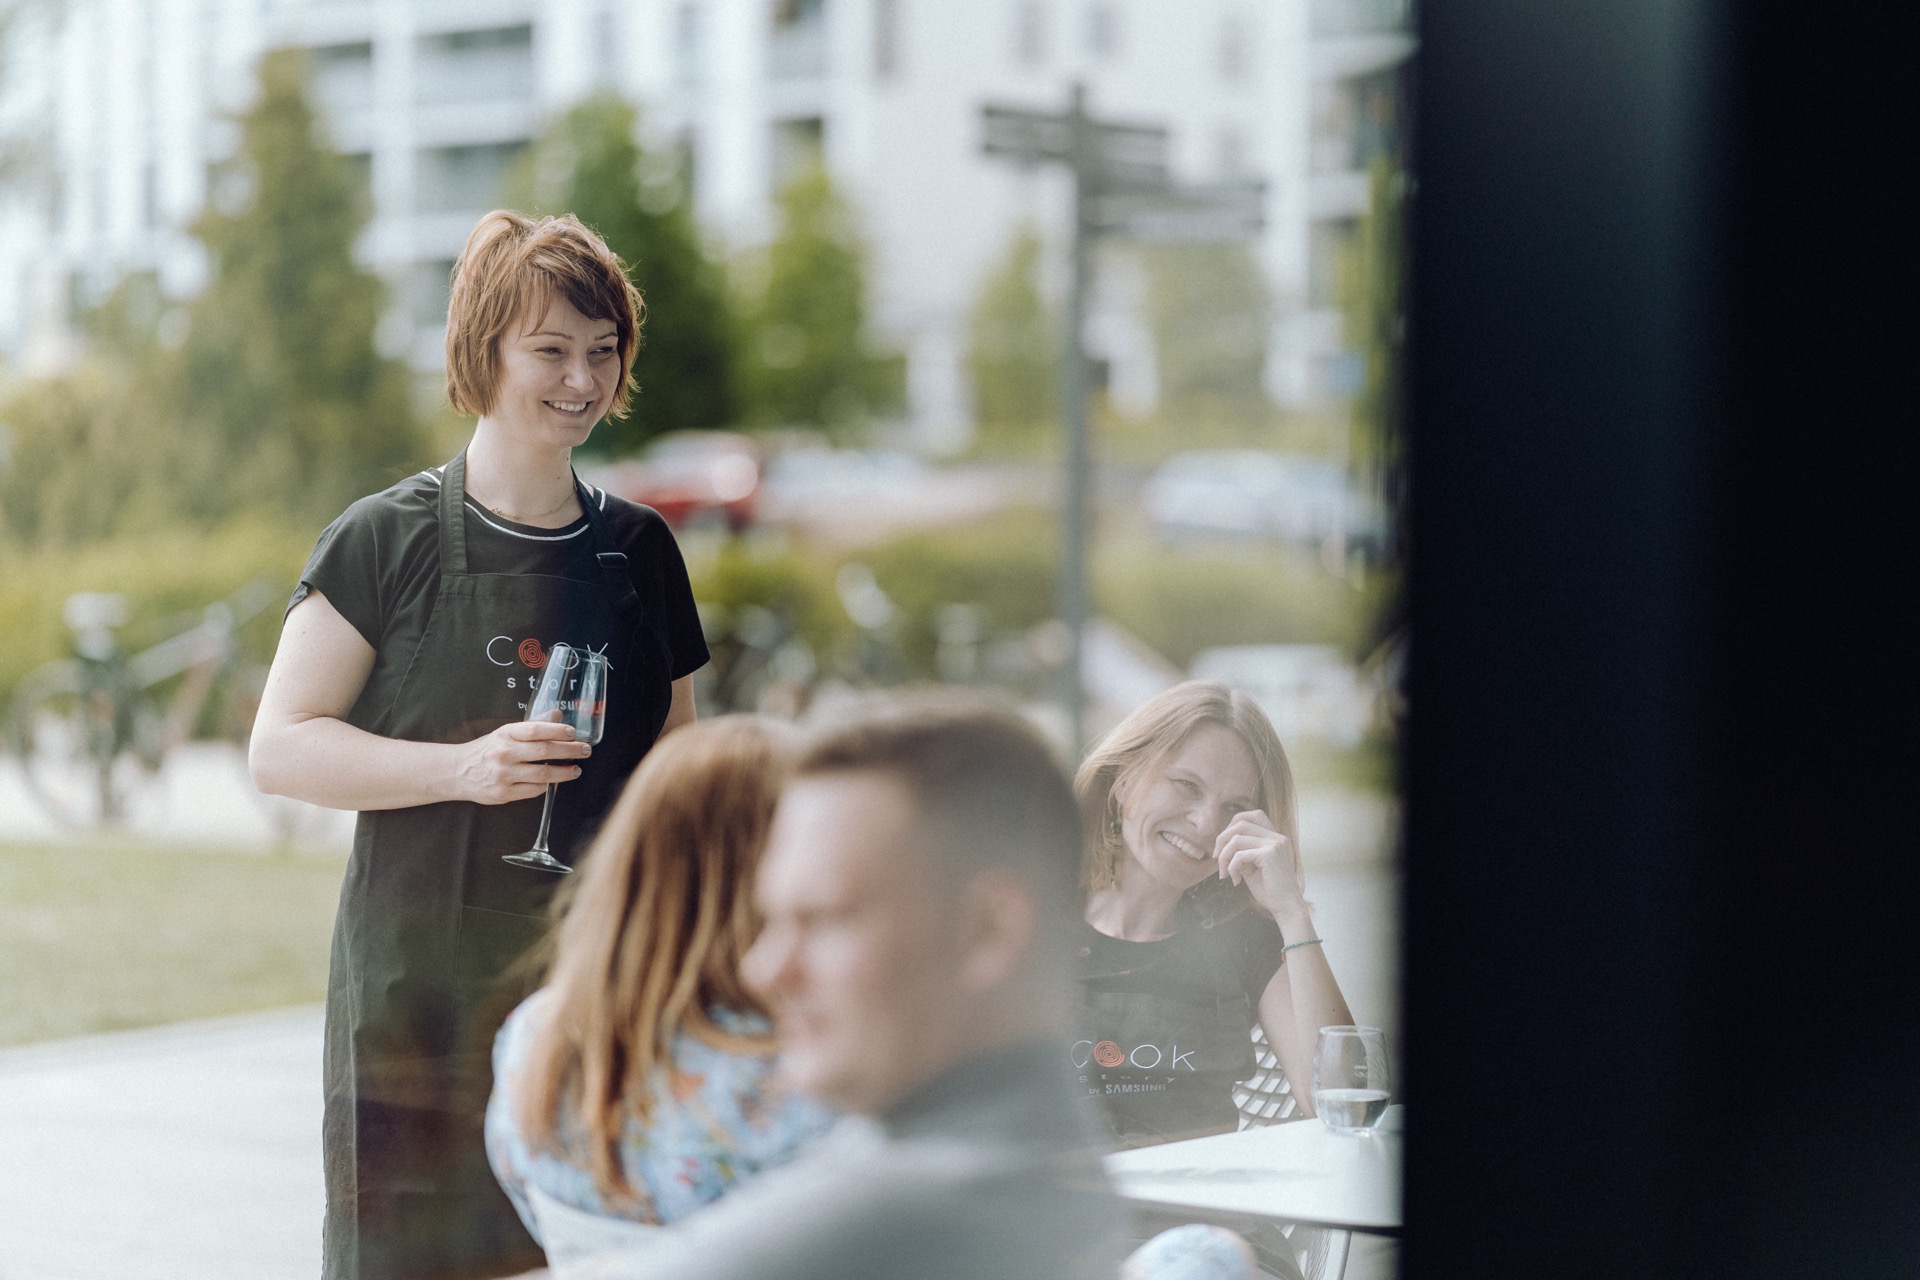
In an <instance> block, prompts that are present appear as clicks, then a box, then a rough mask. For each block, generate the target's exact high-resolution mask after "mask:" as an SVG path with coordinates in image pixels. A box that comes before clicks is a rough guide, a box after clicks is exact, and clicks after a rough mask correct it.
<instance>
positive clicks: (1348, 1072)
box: [1313, 1026, 1393, 1133]
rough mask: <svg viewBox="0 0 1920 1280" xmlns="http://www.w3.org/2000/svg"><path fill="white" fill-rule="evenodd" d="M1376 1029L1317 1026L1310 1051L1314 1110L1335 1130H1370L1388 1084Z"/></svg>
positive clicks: (1383, 1106) (1382, 1110)
mask: <svg viewBox="0 0 1920 1280" xmlns="http://www.w3.org/2000/svg"><path fill="white" fill-rule="evenodd" d="M1387 1077H1388V1071H1387V1036H1386V1033H1385V1032H1383V1031H1382V1030H1380V1028H1378V1027H1353V1026H1339V1027H1322V1028H1320V1041H1319V1043H1318V1044H1316V1045H1315V1046H1314V1050H1313V1109H1314V1110H1315V1111H1316V1112H1318V1113H1319V1115H1320V1119H1321V1120H1323V1121H1325V1122H1326V1126H1327V1128H1329V1129H1331V1130H1333V1131H1334V1132H1335V1133H1372V1132H1373V1127H1374V1126H1375V1125H1377V1124H1379V1123H1380V1117H1381V1116H1382V1115H1385V1114H1386V1110H1387V1101H1388V1099H1390V1098H1391V1097H1392V1096H1393V1087H1392V1083H1391V1081H1389V1079H1388V1078H1387Z"/></svg>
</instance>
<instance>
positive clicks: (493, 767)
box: [456, 720, 593, 804]
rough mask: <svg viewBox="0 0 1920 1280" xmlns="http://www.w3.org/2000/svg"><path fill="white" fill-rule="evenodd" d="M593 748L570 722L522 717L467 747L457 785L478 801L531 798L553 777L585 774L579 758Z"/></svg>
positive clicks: (562, 778) (561, 778)
mask: <svg viewBox="0 0 1920 1280" xmlns="http://www.w3.org/2000/svg"><path fill="white" fill-rule="evenodd" d="M592 754H593V748H592V747H590V746H588V745H587V744H586V743H584V742H576V741H574V731H573V728H572V726H570V725H564V724H550V723H546V722H544V721H539V720H516V721H514V722H512V723H510V724H503V725H501V726H500V727H499V728H498V729H495V730H494V731H493V732H492V733H489V734H487V735H486V736H485V737H483V738H475V739H474V740H473V741H472V742H469V743H466V744H465V745H464V746H463V747H462V748H461V756H460V764H459V768H458V770H457V774H456V777H457V785H458V786H459V789H460V791H461V792H462V795H461V799H463V800H470V801H472V802H473V803H474V804H511V803H512V802H513V801H515V800H530V799H532V798H533V797H535V796H537V795H539V794H540V793H541V792H543V791H545V790H546V789H547V786H548V784H549V783H556V782H571V781H573V780H574V779H575V778H577V777H579V776H580V766H579V765H577V764H574V763H573V762H574V761H575V760H584V759H585V758H586V757H588V756H589V755H592Z"/></svg>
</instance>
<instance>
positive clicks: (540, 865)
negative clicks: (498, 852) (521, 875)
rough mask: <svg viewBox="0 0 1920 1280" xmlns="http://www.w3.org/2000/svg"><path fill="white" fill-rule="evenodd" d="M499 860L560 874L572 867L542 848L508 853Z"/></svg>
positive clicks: (569, 870)
mask: <svg viewBox="0 0 1920 1280" xmlns="http://www.w3.org/2000/svg"><path fill="white" fill-rule="evenodd" d="M500 861H502V862H511V863H512V864H513V865H514V866H516V867H532V868H533V869H534V870H536V871H558V872H559V873H560V874H561V875H566V874H567V873H569V872H571V871H572V870H573V868H572V867H570V866H568V865H567V864H566V863H564V862H562V861H560V859H558V858H556V857H554V856H553V855H552V854H550V853H548V852H547V851H546V850H544V849H529V850H527V851H526V852H525V853H509V854H507V855H505V856H504V857H502V858H501V859H500Z"/></svg>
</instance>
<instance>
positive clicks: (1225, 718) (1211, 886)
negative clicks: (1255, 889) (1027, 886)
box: [1073, 680, 1300, 923]
mask: <svg viewBox="0 0 1920 1280" xmlns="http://www.w3.org/2000/svg"><path fill="white" fill-rule="evenodd" d="M1208 724H1214V725H1219V726H1221V727H1222V728H1224V729H1227V730H1230V731H1231V732H1232V733H1233V734H1234V735H1235V736H1237V737H1238V738H1239V739H1240V741H1242V742H1244V743H1245V744H1246V746H1247V751H1248V752H1249V753H1250V754H1251V755H1252V756H1253V763H1254V768H1255V769H1256V770H1257V771H1258V772H1259V774H1260V794H1259V796H1258V797H1256V800H1257V803H1258V805H1259V807H1260V809H1261V810H1262V811H1263V812H1264V813H1265V814H1266V815H1267V817H1268V818H1269V819H1270V820H1271V821H1272V823H1273V826H1274V829H1275V830H1276V831H1278V832H1279V833H1280V834H1281V835H1283V836H1285V837H1286V838H1287V840H1288V841H1289V842H1290V843H1291V844H1292V845H1293V847H1294V851H1295V853H1296V855H1297V854H1298V851H1299V848H1300V832H1299V819H1298V815H1297V813H1296V811H1295V804H1294V792H1293V766H1292V765H1291V764H1289V763H1288V761H1287V751H1286V748H1285V747H1283V746H1281V745H1280V736H1279V735H1278V734H1276V733H1275V732H1274V731H1273V723H1272V722H1271V721H1270V720H1268V719H1267V713H1266V712H1264V711H1262V710H1261V709H1260V704H1259V703H1257V702H1255V701H1254V700H1253V699H1252V698H1250V697H1248V696H1247V695H1246V694H1244V693H1241V692H1239V691H1238V690H1236V689H1232V688H1229V687H1228V686H1227V685H1224V684H1222V683H1220V682H1219V681H1217V680H1189V681H1186V682H1185V683H1184V684H1177V685H1175V686H1174V687H1173V688H1171V689H1168V690H1167V691H1166V692H1165V693H1162V694H1158V695H1156V696H1155V697H1153V698H1150V699H1148V700H1147V701H1146V702H1144V703H1142V704H1141V705H1140V706H1139V707H1137V708H1136V709H1135V710H1134V711H1133V713H1132V714H1131V715H1129V716H1128V717H1127V718H1126V719H1125V720H1122V721H1121V722H1120V723H1119V724H1117V725H1115V726H1114V728H1113V731H1112V732H1111V733H1109V734H1107V736H1106V737H1105V738H1103V739H1101V740H1100V745H1099V746H1097V747H1095V748H1094V749H1093V751H1092V752H1091V753H1089V754H1088V756H1087V758H1086V760H1085V761H1083V762H1082V763H1081V765H1080V770H1079V772H1078V773H1076V774H1075V775H1074V779H1073V793H1074V796H1075V798H1076V799H1077V800H1078V801H1079V802H1080V825H1081V832H1082V837H1083V838H1082V843H1081V853H1080V887H1081V888H1082V889H1110V888H1112V887H1113V886H1114V885H1115V884H1116V883H1118V878H1119V868H1120V860H1121V858H1123V857H1125V856H1127V848H1126V843H1125V840H1124V838H1123V837H1122V835H1121V833H1120V821H1121V808H1122V806H1123V805H1124V804H1125V802H1126V798H1127V796H1128V795H1129V794H1130V793H1131V792H1132V791H1133V790H1134V788H1136V787H1137V786H1138V785H1139V784H1140V782H1141V780H1142V779H1144V778H1145V777H1146V775H1147V774H1149V773H1151V772H1152V771H1153V770H1154V769H1155V768H1156V767H1158V766H1159V765H1160V764H1161V762H1163V761H1164V760H1165V759H1166V758H1167V757H1168V756H1169V755H1171V754H1172V753H1173V752H1174V751H1175V750H1177V749H1178V748H1179V746H1180V744H1181V743H1183V742H1185V741H1186V740H1187V738H1188V737H1189V736H1190V735H1191V734H1192V733H1193V731H1194V730H1195V729H1198V728H1199V727H1200V726H1202V725H1208ZM1298 865H1299V863H1298V858H1297V857H1296V860H1295V867H1296V869H1297V868H1298ZM1190 892H1191V893H1192V895H1193V897H1194V902H1195V905H1196V906H1197V907H1198V908H1199V909H1200V914H1201V919H1202V920H1203V921H1206V922H1208V923H1213V922H1217V921H1220V920H1225V919H1227V918H1228V917H1230V916H1235V915H1238V914H1239V913H1240V912H1242V911H1244V910H1246V909H1247V908H1248V907H1249V906H1251V905H1252V903H1253V898H1252V895H1251V894H1249V893H1248V892H1247V888H1246V886H1245V885H1236V884H1233V883H1232V882H1231V881H1226V880H1219V879H1208V880H1204V881H1202V882H1201V883H1200V884H1199V885H1197V886H1196V887H1195V888H1194V889H1193V890H1191V891H1190Z"/></svg>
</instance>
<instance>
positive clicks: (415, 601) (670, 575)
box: [287, 467, 707, 680]
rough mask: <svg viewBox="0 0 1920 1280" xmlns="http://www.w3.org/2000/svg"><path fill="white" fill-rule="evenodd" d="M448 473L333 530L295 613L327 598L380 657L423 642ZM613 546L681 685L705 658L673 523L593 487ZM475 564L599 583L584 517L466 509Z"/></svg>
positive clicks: (359, 508)
mask: <svg viewBox="0 0 1920 1280" xmlns="http://www.w3.org/2000/svg"><path fill="white" fill-rule="evenodd" d="M440 474H441V469H440V468H437V467H436V468H434V469H433V470H431V471H422V472H420V473H419V474H417V475H413V476H409V477H408V478H407V479H405V480H402V481H401V482H400V483H398V484H396V485H394V486H393V487H392V488H390V489H387V490H385V491H384V492H381V493H376V494H373V495H372V496H371V497H366V498H362V499H360V500H359V501H358V502H356V503H354V504H353V505H352V506H351V507H348V508H347V510H346V512H345V513H344V514H343V515H341V517H340V518H339V519H337V520H335V521H334V522H333V523H332V524H331V525H329V526H327V529H326V532H324V533H322V534H321V535H320V540H319V542H318V543H316V544H315V546H314V549H313V555H312V556H311V557H309V559H308V560H307V567H306V569H305V570H304V571H303V572H302V573H301V575H300V585H299V586H298V587H296V588H295V589H294V593H293V599H292V600H291V601H289V602H288V605H287V607H288V608H289V609H291V608H292V607H293V606H294V605H296V604H299V603H300V601H302V600H303V599H305V598H306V595H307V592H308V591H310V590H312V591H319V592H320V593H321V594H323V595H325V596H326V598H327V602H328V603H329V604H331V605H332V606H333V607H334V608H335V609H336V610H338V611H339V613H340V616H341V617H343V618H345V619H346V620H347V621H348V622H350V623H352V624H353V627H354V629H355V630H356V631H358V632H359V633H360V634H361V635H362V636H363V637H365V638H366V641H367V643H368V644H370V645H372V646H373V647H374V649H375V650H376V651H379V650H380V649H382V647H383V646H384V645H385V643H386V641H387V639H388V637H390V636H395V635H399V636H417V635H418V634H420V631H421V630H422V627H423V625H424V623H425V619H426V615H427V614H428V613H429V612H430V611H431V610H432V609H433V603H434V600H435V598H436V597H437V596H438V595H439V592H440V515H439V502H440ZM586 492H587V495H588V498H589V500H590V501H592V502H593V503H594V504H595V505H597V506H598V507H599V509H600V510H601V511H602V512H604V513H605V514H606V517H607V523H608V528H609V532H610V533H611V535H612V537H613V541H614V545H615V546H616V547H618V548H619V549H620V550H621V551H623V552H625V553H626V557H627V564H628V567H629V572H630V573H631V574H632V575H633V587H634V590H635V591H636V592H637V593H638V594H639V596H640V603H641V607H642V609H643V610H644V611H645V613H646V614H647V615H648V616H651V617H653V618H656V619H658V620H659V625H660V628H661V632H662V635H663V637H664V639H665V642H666V647H667V651H668V654H669V656H670V664H669V669H668V676H669V678H670V679H674V680H678V679H679V678H680V677H682V676H684V675H688V674H690V673H692V672H694V671H696V670H698V669H699V668H700V667H701V666H703V665H705V663H706V661H707V642H706V638H705V636H704V635H703V634H702V633H701V630H700V615H699V613H698V612H697V611H696V610H695V608H694V603H693V588H692V586H691V585H690V584H689V582H688V581H687V566H686V562H685V561H683V560H682V559H681V557H680V548H679V545H678V544H677V543H675V542H674V540H673V532H672V531H671V530H670V529H668V528H667V522H666V521H665V520H663V519H661V517H660V513H659V512H657V511H655V510H654V509H653V508H652V507H645V506H641V505H640V504H638V503H635V502H628V501H627V500H626V499H624V498H620V497H615V496H613V495H611V494H609V493H607V492H606V491H605V490H604V489H595V488H593V487H592V486H591V485H589V486H587V489H586ZM466 533H467V564H468V568H469V570H470V571H471V572H474V573H502V574H547V575H551V576H554V577H568V578H578V579H583V580H586V581H597V580H598V579H599V577H600V568H599V564H598V562H597V561H596V560H595V559H594V548H593V537H592V534H591V532H590V530H589V527H588V524H587V519H586V517H585V516H582V517H581V518H580V519H578V520H576V521H574V522H573V523H572V524H570V525H567V526H566V527H564V528H560V529H541V528H537V527H535V526H533V525H524V524H518V523H515V522H514V521H512V520H508V519H507V518H505V517H504V516H501V515H498V514H496V513H494V512H492V511H488V510H487V509H486V508H484V507H482V506H480V505H479V504H478V503H476V502H475V501H474V500H473V499H472V498H468V499H467V502H466Z"/></svg>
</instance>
